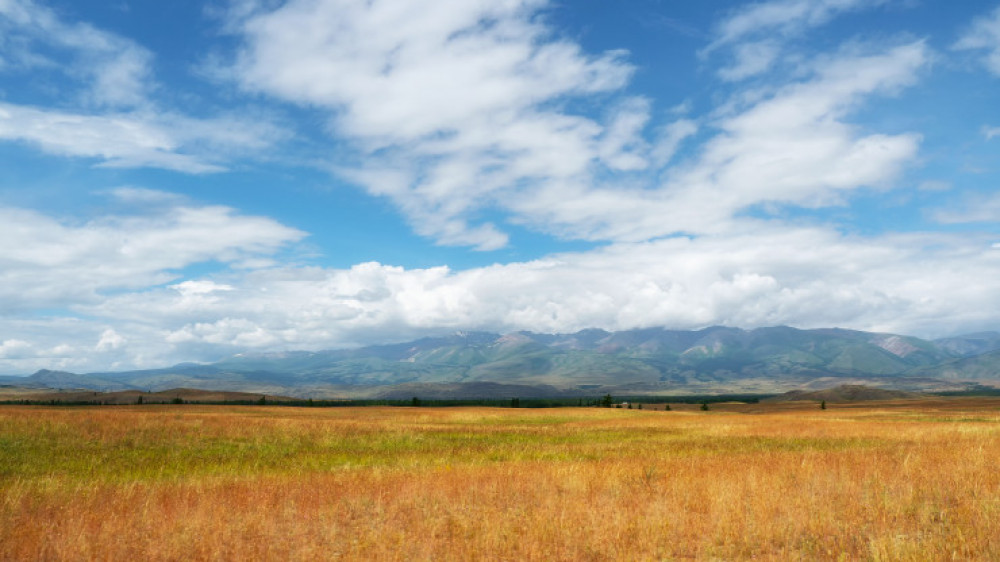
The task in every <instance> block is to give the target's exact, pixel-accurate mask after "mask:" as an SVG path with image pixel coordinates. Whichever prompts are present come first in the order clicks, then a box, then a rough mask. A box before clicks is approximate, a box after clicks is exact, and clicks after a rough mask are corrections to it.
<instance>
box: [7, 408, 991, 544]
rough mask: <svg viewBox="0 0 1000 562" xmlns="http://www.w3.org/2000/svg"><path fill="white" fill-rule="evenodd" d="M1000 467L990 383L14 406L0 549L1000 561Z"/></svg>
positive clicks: (9, 417)
mask: <svg viewBox="0 0 1000 562" xmlns="http://www.w3.org/2000/svg"><path fill="white" fill-rule="evenodd" d="M659 407H660V408H662V405H659ZM997 459H1000V400H998V399H985V398H982V399H973V398H950V399H933V400H932V399H927V400H900V401H892V402H883V403H873V404H864V405H859V404H848V405H841V404H836V405H830V406H829V408H828V409H826V410H821V409H820V408H819V405H818V404H815V403H782V404H774V405H766V404H724V405H712V407H711V409H710V410H709V411H707V412H703V411H700V410H699V408H698V406H697V405H694V406H684V405H674V406H673V408H672V410H671V411H662V410H652V409H650V408H648V407H647V408H644V409H642V410H638V409H616V408H611V409H607V408H560V409H537V410H536V409H509V408H504V409H500V408H375V407H373V408H292V407H280V406H260V407H254V406H242V407H231V406H197V405H145V406H107V407H33V406H4V407H0V559H4V560H10V559H18V560H32V559H40V560H41V559H44V560H77V559H98V560H100V559H116V560H125V559H150V560H160V559H162V560H179V559H194V560H233V559H262V560H267V559H270V560H286V559H287V560H313V559H344V560H358V559H366V560H367V559H379V560H431V559H434V560H474V559H486V560H607V559H628V560H662V559H667V560H670V559H758V560H788V559H810V560H812V559H833V560H836V559H847V560H865V559H867V560H910V559H912V560H927V559H934V560H946V559H961V560H968V559H998V558H1000V471H998V470H996V462H997Z"/></svg>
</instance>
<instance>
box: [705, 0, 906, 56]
mask: <svg viewBox="0 0 1000 562" xmlns="http://www.w3.org/2000/svg"><path fill="white" fill-rule="evenodd" d="M887 1H888V0H769V1H765V2H753V3H747V4H745V5H744V6H743V7H740V8H737V9H736V10H734V11H733V13H732V15H730V16H729V17H728V18H726V19H724V20H722V22H721V23H720V24H719V25H718V27H717V38H716V39H715V41H713V43H712V45H711V46H710V47H709V49H714V48H718V47H719V46H721V45H726V44H731V43H735V42H737V41H740V40H743V39H745V38H747V37H750V36H757V35H762V34H779V35H785V36H790V35H798V34H801V33H803V32H805V31H806V30H808V29H810V28H814V27H819V26H821V25H824V24H826V23H828V22H829V21H830V20H832V19H833V18H834V17H836V16H837V15H839V14H841V13H846V12H852V11H857V10H864V9H870V8H874V7H877V6H880V5H883V4H886V2H887Z"/></svg>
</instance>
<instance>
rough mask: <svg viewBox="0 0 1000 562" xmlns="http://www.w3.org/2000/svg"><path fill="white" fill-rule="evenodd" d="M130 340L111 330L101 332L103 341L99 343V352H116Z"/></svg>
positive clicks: (97, 347)
mask: <svg viewBox="0 0 1000 562" xmlns="http://www.w3.org/2000/svg"><path fill="white" fill-rule="evenodd" d="M126 343H128V340H127V339H125V338H124V337H123V336H122V335H121V334H119V333H118V332H116V331H114V330H113V329H111V328H108V329H107V330H104V331H103V332H101V339H100V340H99V341H98V342H97V346H96V348H95V349H97V351H114V350H116V349H119V348H121V347H122V346H124V345H125V344H126Z"/></svg>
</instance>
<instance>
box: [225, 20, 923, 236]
mask: <svg viewBox="0 0 1000 562" xmlns="http://www.w3.org/2000/svg"><path fill="white" fill-rule="evenodd" d="M879 3H880V2H871V1H869V2H861V1H851V2H847V1H839V2H838V1H833V0H830V1H827V2H784V3H780V6H779V7H783V8H782V10H792V11H794V12H795V13H800V15H798V16H795V17H791V16H789V17H788V18H785V16H781V17H779V16H778V15H774V14H773V13H772V14H771V15H769V16H767V14H769V13H771V12H768V11H767V10H764V12H761V13H762V14H764V15H760V14H758V15H756V16H754V17H750V16H749V15H747V16H746V17H745V18H743V19H739V18H736V17H734V20H733V21H737V20H739V21H744V23H741V24H738V25H737V24H736V23H733V24H727V25H724V26H723V27H722V29H723V32H722V33H723V37H724V38H726V41H733V40H736V39H738V38H742V37H743V36H745V35H746V34H747V33H750V32H751V31H753V30H759V29H761V28H762V26H763V27H768V26H771V27H773V26H778V27H780V28H781V29H782V30H785V29H786V27H787V28H788V29H789V30H790V29H791V27H789V26H797V25H819V24H820V23H823V22H825V21H826V20H827V19H828V18H829V17H832V16H833V15H834V14H836V13H840V12H843V11H847V10H853V9H861V8H863V7H870V6H873V5H877V4H879ZM425 4H426V5H422V3H420V2H398V1H385V2H378V3H365V2H361V1H360V0H329V1H326V2H305V1H292V2H289V3H286V4H284V5H283V6H282V7H281V8H278V9H276V10H274V11H262V12H255V13H254V14H253V15H251V16H249V17H248V18H247V19H245V20H243V21H242V23H241V24H240V26H239V27H240V29H241V30H242V33H243V35H244V38H245V40H246V45H245V49H244V50H243V51H242V52H241V55H240V57H239V60H238V63H237V65H236V70H237V74H238V75H239V76H240V77H241V80H242V84H243V86H244V87H246V88H249V89H252V90H255V91H263V92H266V93H268V94H270V95H272V96H275V97H278V98H280V99H284V100H288V101H292V102H297V103H301V104H307V105H311V106H316V107H319V108H321V109H322V110H323V111H327V112H329V115H330V116H331V119H332V121H333V123H334V131H333V134H335V135H338V136H342V137H344V138H346V139H348V140H349V141H351V142H354V143H357V144H360V145H361V146H364V147H366V150H365V151H364V156H365V157H364V159H363V163H362V164H360V165H356V166H351V165H350V164H349V163H345V162H339V163H337V164H336V165H335V166H334V167H335V168H336V169H337V170H338V172H339V173H340V174H342V175H344V176H345V177H347V178H349V179H350V180H352V181H354V182H356V183H358V184H361V185H363V186H365V187H366V189H367V190H368V191H369V192H370V193H372V194H375V195H379V196H384V197H388V198H390V199H391V200H392V201H394V203H395V204H396V205H397V206H398V207H399V209H400V210H401V211H402V212H403V213H404V214H405V215H406V217H407V218H408V219H409V221H410V222H411V224H412V225H413V228H414V230H415V231H416V232H417V233H419V234H421V235H424V236H428V237H431V238H433V239H435V240H436V241H437V242H438V243H441V244H453V245H463V244H464V245H472V246H476V247H478V248H479V249H487V250H488V249H494V248H498V247H500V246H503V245H504V244H505V243H506V242H507V236H506V234H505V233H504V232H503V231H502V229H501V227H500V226H498V225H496V224H494V223H490V222H482V221H481V219H480V217H481V216H482V214H483V212H484V211H487V210H499V211H501V212H502V213H505V214H506V216H507V220H509V221H510V222H512V223H518V224H523V225H527V226H529V227H531V228H534V229H537V230H541V231H545V232H548V233H554V234H556V235H559V236H564V237H573V238H585V239H591V240H605V241H640V240H646V239H649V238H654V237H659V236H665V235H670V234H672V233H676V232H714V231H718V230H719V229H720V228H726V227H727V225H728V223H729V221H730V219H731V218H732V216H733V215H734V214H736V213H738V212H740V211H742V210H744V209H746V208H748V207H751V206H753V205H756V204H759V203H763V202H780V203H785V204H795V205H806V206H813V207H815V206H821V205H829V204H835V203H838V202H840V201H841V195H840V194H841V193H842V192H843V191H845V190H849V189H853V188H857V187H861V186H871V185H886V184H887V183H888V182H889V181H890V180H891V179H892V178H893V177H895V175H896V174H897V173H898V171H899V170H900V169H901V167H902V166H903V165H905V163H907V162H909V161H910V160H912V158H913V157H914V156H915V153H916V149H917V145H918V143H919V136H918V135H915V134H899V135H879V134H863V133H862V132H861V131H859V130H858V129H856V128H855V127H852V126H850V125H849V124H847V123H845V122H844V119H845V118H846V117H847V116H848V115H849V113H850V112H851V111H852V110H854V109H855V108H857V107H858V106H859V105H861V104H862V103H863V101H864V100H865V98H866V97H868V96H870V95H874V94H892V93H894V92H895V91H896V90H898V89H899V88H901V87H904V86H906V85H909V84H911V83H912V82H913V81H915V79H916V76H917V73H918V72H919V70H920V69H921V68H922V67H923V66H924V65H925V64H926V61H927V59H928V51H927V48H926V46H925V45H924V44H923V43H922V42H915V43H911V44H907V45H901V46H897V47H894V48H889V49H886V50H885V52H881V53H874V54H871V53H862V52H860V50H859V49H857V48H855V49H854V50H853V51H852V50H845V51H844V52H842V53H840V54H839V55H838V56H836V57H832V58H827V59H822V60H820V61H817V62H813V63H811V64H804V65H803V67H804V68H806V69H807V70H808V69H809V68H810V66H811V67H812V71H813V75H812V76H811V77H807V78H806V79H804V80H802V81H800V82H798V83H791V84H788V85H786V86H784V87H780V86H779V87H775V88H773V89H772V90H771V92H772V95H764V96H763V97H762V98H761V99H760V100H759V102H758V103H757V104H756V105H750V106H749V107H747V106H743V107H742V108H741V112H737V113H734V114H729V115H723V116H722V117H720V118H718V119H717V120H716V121H715V122H714V123H711V125H714V129H715V130H716V131H721V133H720V134H717V135H716V136H714V137H708V140H707V141H706V142H705V144H703V146H702V149H701V151H700V154H699V152H698V151H695V152H694V154H696V155H697V156H696V157H694V158H689V159H687V160H684V161H680V162H676V161H675V160H674V155H675V152H676V150H677V148H678V146H679V145H680V143H681V142H682V141H683V140H684V139H685V138H687V137H689V136H691V135H692V134H694V133H695V132H696V131H697V130H698V128H697V125H696V124H695V122H694V121H693V120H682V121H679V122H677V123H675V124H673V125H670V126H667V127H665V128H664V127H659V128H657V130H659V131H661V132H660V133H659V135H658V136H656V135H655V134H654V138H655V139H656V140H654V142H648V141H646V140H645V138H646V137H645V134H644V131H645V129H646V128H647V126H648V121H649V115H650V113H651V111H650V108H649V102H648V101H647V100H644V99H640V98H635V97H627V96H622V95H620V94H618V93H617V90H618V89H619V88H620V87H622V86H623V85H624V83H625V81H626V80H627V79H628V77H629V75H630V73H631V71H632V69H631V67H630V66H629V65H627V64H625V63H624V62H622V60H621V58H620V56H619V55H618V54H616V53H608V54H605V55H604V56H602V57H597V58H594V57H588V56H586V55H584V54H583V53H582V52H581V51H580V49H579V47H578V46H576V45H575V44H572V43H569V42H568V41H566V40H563V39H559V38H555V37H553V36H552V34H551V33H550V32H549V30H548V29H546V28H545V27H544V26H543V25H542V24H541V23H539V21H540V20H539V19H538V18H535V17H533V16H534V15H535V14H536V12H537V11H538V9H540V8H541V7H543V6H544V5H545V3H544V2H540V1H539V2H517V1H508V2H502V3H495V2H486V1H482V2H467V3H463V4H462V8H461V9H459V10H454V7H453V6H445V5H443V4H441V3H439V2H426V3H425ZM774 5H775V6H778V3H774ZM757 6H759V7H760V6H764V5H757ZM793 8H794V10H793ZM775 9H777V8H775ZM755 13H756V12H755ZM782 13H784V12H782ZM765 16H767V17H765ZM783 18H784V19H783ZM403 21H405V22H406V25H403V24H402V23H401V22H403ZM746 22H756V23H754V25H750V23H746ZM788 32H789V33H790V32H791V31H788ZM344 76H350V77H351V79H350V80H345V79H343V77H344ZM594 94H600V96H599V97H598V96H595V95H594ZM609 94H611V98H610V99H609V98H608V95H609ZM765 94H766V93H765ZM574 97H575V98H580V97H582V98H583V99H585V100H588V101H593V102H594V103H599V104H600V105H602V106H604V107H610V108H611V109H610V111H607V112H606V113H605V117H604V118H603V119H595V118H591V117H585V116H583V115H578V114H574V113H571V112H569V111H568V109H567V107H569V105H568V104H567V103H566V101H567V100H568V99H571V98H574ZM668 163H670V164H671V165H672V166H673V167H672V168H663V167H664V166H666V165H667V164H668ZM664 176H665V177H666V178H667V181H666V182H665V183H660V180H659V178H661V177H664Z"/></svg>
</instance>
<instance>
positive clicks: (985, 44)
mask: <svg viewBox="0 0 1000 562" xmlns="http://www.w3.org/2000/svg"><path fill="white" fill-rule="evenodd" d="M952 48H954V49H956V50H960V51H977V52H983V64H984V65H985V66H986V68H987V69H989V71H990V72H992V73H993V74H996V75H998V76H1000V7H997V8H996V9H995V10H993V11H992V12H990V13H989V14H987V15H985V16H982V17H979V18H976V20H975V21H973V22H972V25H971V26H970V27H969V28H968V29H967V30H966V31H965V33H964V34H963V35H962V37H961V38H959V40H958V41H957V42H955V44H954V45H953V47H952Z"/></svg>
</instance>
